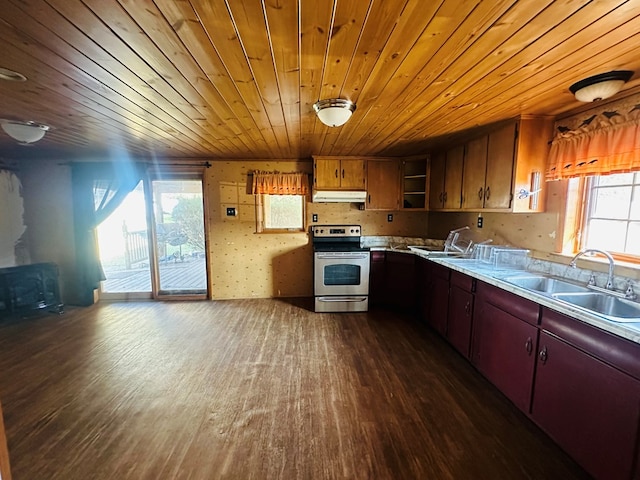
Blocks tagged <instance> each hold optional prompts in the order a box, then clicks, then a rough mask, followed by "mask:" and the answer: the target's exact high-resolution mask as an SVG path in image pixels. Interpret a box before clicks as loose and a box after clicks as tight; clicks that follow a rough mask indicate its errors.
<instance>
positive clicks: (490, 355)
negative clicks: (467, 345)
mask: <svg viewBox="0 0 640 480" xmlns="http://www.w3.org/2000/svg"><path fill="white" fill-rule="evenodd" d="M473 328H474V333H473V353H472V361H473V363H474V364H475V366H476V367H477V368H478V370H479V371H480V372H481V373H482V374H483V375H484V376H485V377H487V379H488V380H489V381H491V383H493V384H494V385H495V386H496V387H498V388H499V389H500V390H501V391H502V393H504V394H505V395H506V396H507V397H508V398H509V399H510V400H511V401H512V402H513V403H514V404H515V405H516V406H517V407H518V408H520V409H521V410H523V411H525V412H528V411H529V405H530V402H531V389H532V387H533V372H534V369H535V362H536V356H535V354H536V345H537V338H538V329H537V328H536V327H535V326H533V325H530V324H528V323H526V322H524V321H522V320H520V319H519V318H517V317H514V316H513V315H511V314H509V313H507V312H505V311H503V310H501V309H499V308H498V307H496V306H494V305H492V304H491V303H489V302H487V301H480V300H479V301H478V303H477V305H476V315H475V316H474V325H473Z"/></svg>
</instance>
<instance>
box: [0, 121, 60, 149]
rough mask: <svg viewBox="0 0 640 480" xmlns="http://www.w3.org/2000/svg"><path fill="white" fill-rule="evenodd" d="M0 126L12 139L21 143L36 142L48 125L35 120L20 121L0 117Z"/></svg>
mask: <svg viewBox="0 0 640 480" xmlns="http://www.w3.org/2000/svg"><path fill="white" fill-rule="evenodd" d="M0 126H2V130H4V131H5V133H6V134H7V135H9V136H10V137H11V138H13V139H14V140H17V141H18V143H20V144H21V145H30V144H32V143H34V142H37V141H38V140H40V139H41V138H42V137H44V134H45V133H46V132H47V130H49V128H50V127H49V125H44V124H42V123H37V122H21V121H19V120H6V119H0Z"/></svg>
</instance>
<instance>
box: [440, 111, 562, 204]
mask: <svg viewBox="0 0 640 480" xmlns="http://www.w3.org/2000/svg"><path fill="white" fill-rule="evenodd" d="M552 129H553V119H552V118H550V117H533V116H522V117H521V118H520V119H519V120H517V121H516V120H514V121H512V122H508V123H506V124H503V125H502V126H500V127H499V128H496V129H493V130H491V131H489V132H485V133H484V134H483V135H480V136H478V137H475V138H473V139H471V140H469V141H467V142H466V143H465V144H464V145H463V146H456V147H453V148H451V149H449V150H446V151H445V153H436V154H434V156H433V161H432V163H431V179H432V180H431V196H430V201H429V207H430V209H433V210H439V209H444V210H458V209H462V210H470V211H480V210H493V211H509V212H542V211H544V208H545V202H544V200H545V198H544V193H545V192H544V184H543V182H542V175H543V172H544V168H545V163H546V159H547V154H548V149H549V140H550V139H551V136H552ZM461 149H462V154H461V153H460V151H461ZM461 155H462V161H461V160H460V156H461ZM443 158H444V160H443ZM452 172H454V173H452ZM458 181H459V182H460V183H459V184H458V183H456V182H458ZM536 190H541V191H540V192H539V193H537V194H534V195H533V196H530V195H529V192H532V191H536ZM458 191H459V192H460V202H459V203H458V199H457V192H458Z"/></svg>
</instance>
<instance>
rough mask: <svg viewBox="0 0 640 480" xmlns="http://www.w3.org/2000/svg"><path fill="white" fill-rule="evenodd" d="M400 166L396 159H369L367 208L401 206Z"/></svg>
mask: <svg viewBox="0 0 640 480" xmlns="http://www.w3.org/2000/svg"><path fill="white" fill-rule="evenodd" d="M400 168H401V165H400V163H399V162H398V161H396V160H369V161H368V164H367V203H366V204H365V205H366V208H367V210H398V209H399V208H400Z"/></svg>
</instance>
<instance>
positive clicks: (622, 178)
mask: <svg viewBox="0 0 640 480" xmlns="http://www.w3.org/2000/svg"><path fill="white" fill-rule="evenodd" d="M596 178H597V182H596V185H597V186H599V187H602V186H614V185H630V184H631V183H633V173H617V174H615V175H603V176H601V177H596Z"/></svg>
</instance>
